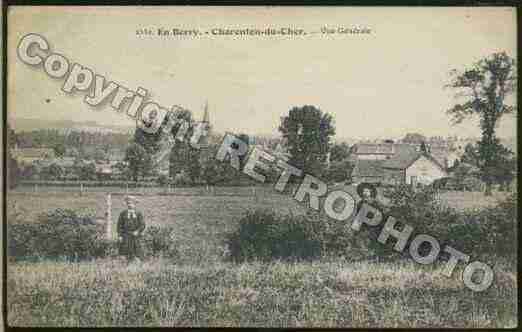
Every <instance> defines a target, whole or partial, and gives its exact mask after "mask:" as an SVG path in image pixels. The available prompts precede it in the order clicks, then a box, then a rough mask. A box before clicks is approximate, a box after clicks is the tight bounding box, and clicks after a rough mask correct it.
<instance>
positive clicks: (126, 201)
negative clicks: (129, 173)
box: [124, 195, 138, 203]
mask: <svg viewBox="0 0 522 332" xmlns="http://www.w3.org/2000/svg"><path fill="white" fill-rule="evenodd" d="M124 201H125V203H128V202H134V203H136V202H137V201H138V200H137V199H136V197H134V196H130V195H127V196H125V198H124Z"/></svg>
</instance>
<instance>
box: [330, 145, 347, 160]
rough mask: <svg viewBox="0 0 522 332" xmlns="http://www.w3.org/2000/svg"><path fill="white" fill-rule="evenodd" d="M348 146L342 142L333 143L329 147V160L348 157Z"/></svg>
mask: <svg viewBox="0 0 522 332" xmlns="http://www.w3.org/2000/svg"><path fill="white" fill-rule="evenodd" d="M350 152H351V148H350V146H349V145H348V144H347V143H345V142H342V143H340V144H333V145H332V147H331V149H330V162H332V163H333V162H335V161H344V160H346V159H348V157H350Z"/></svg>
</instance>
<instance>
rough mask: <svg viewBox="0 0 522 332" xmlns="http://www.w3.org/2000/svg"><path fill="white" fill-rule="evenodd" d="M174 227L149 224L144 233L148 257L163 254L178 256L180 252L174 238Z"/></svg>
mask: <svg viewBox="0 0 522 332" xmlns="http://www.w3.org/2000/svg"><path fill="white" fill-rule="evenodd" d="M173 232H174V228H173V227H158V226H148V227H147V228H145V232H144V233H143V243H142V244H143V249H144V253H145V256H146V257H151V256H163V257H168V258H177V257H178V256H179V252H178V250H177V247H176V244H175V243H174V241H173V240H172V233H173Z"/></svg>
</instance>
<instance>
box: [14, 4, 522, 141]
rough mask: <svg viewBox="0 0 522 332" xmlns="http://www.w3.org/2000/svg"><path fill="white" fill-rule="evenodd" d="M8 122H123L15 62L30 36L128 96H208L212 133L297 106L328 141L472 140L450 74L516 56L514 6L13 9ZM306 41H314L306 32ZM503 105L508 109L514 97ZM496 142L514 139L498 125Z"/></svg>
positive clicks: (262, 128)
mask: <svg viewBox="0 0 522 332" xmlns="http://www.w3.org/2000/svg"><path fill="white" fill-rule="evenodd" d="M8 24H9V26H8V117H9V119H10V121H13V123H14V124H15V127H16V119H17V118H37V119H44V118H45V119H57V120H64V119H69V120H75V121H91V120H95V121H97V122H98V123H100V124H105V125H122V126H125V125H132V124H133V121H132V120H131V119H130V118H128V117H127V116H125V115H124V114H122V113H118V112H116V111H114V110H113V109H112V108H111V107H110V106H105V107H101V108H96V109H94V108H92V107H90V106H88V105H87V104H86V103H85V102H84V101H83V98H84V96H85V94H86V93H85V92H82V91H78V92H76V93H74V94H72V95H71V94H67V93H65V92H63V91H62V90H61V87H62V85H63V83H64V79H55V78H51V77H49V76H48V75H47V74H46V73H45V72H44V70H43V68H42V66H36V67H31V66H29V65H27V64H25V63H23V62H22V61H21V60H20V59H19V58H18V57H17V55H16V48H17V46H18V43H19V42H20V40H21V38H22V37H23V36H24V35H26V34H28V33H37V34H40V35H42V36H44V37H45V38H46V39H47V41H48V42H49V44H50V48H51V52H56V53H60V54H62V55H64V56H65V57H66V58H67V59H69V61H70V62H71V63H73V62H77V63H79V64H81V65H83V66H86V67H88V68H90V69H91V70H93V71H94V72H95V73H96V74H100V75H103V76H105V77H106V79H107V80H109V81H114V82H117V83H119V84H121V85H123V86H125V87H127V88H129V89H132V90H134V91H135V90H136V89H137V88H138V87H142V88H145V89H147V90H148V91H149V92H150V96H151V99H152V100H153V101H155V102H157V103H158V104H160V105H162V106H164V107H166V108H170V106H171V105H173V104H176V105H181V106H183V107H184V108H187V109H189V110H191V111H192V112H193V114H194V116H195V118H196V119H200V118H201V117H202V114H203V108H204V105H205V102H206V101H208V105H209V111H210V120H211V123H212V125H213V128H214V130H215V131H217V132H225V131H232V132H245V133H249V134H276V133H277V127H278V124H279V121H280V117H281V116H284V115H285V114H287V113H288V110H289V109H291V108H292V107H294V106H302V105H314V106H316V107H318V108H320V109H321V110H322V111H324V112H328V113H330V114H332V115H333V117H334V119H335V127H336V132H337V134H336V136H337V137H346V138H347V137H357V138H377V137H380V138H394V137H402V136H404V135H405V134H406V133H409V132H419V133H422V134H424V135H426V136H439V135H440V136H448V135H457V136H459V137H477V136H480V129H479V127H478V122H477V120H476V119H475V120H469V121H466V122H465V123H463V124H461V125H458V126H451V123H450V118H449V117H448V116H447V115H446V114H445V110H446V109H448V108H450V107H451V106H452V105H453V104H454V103H455V102H456V100H455V99H454V97H453V95H454V91H452V90H451V89H445V88H444V85H445V84H446V83H448V81H449V80H450V75H449V72H450V70H451V69H464V68H466V67H468V66H469V65H470V64H472V63H474V62H476V61H478V60H480V59H481V58H483V57H486V56H488V55H490V54H492V53H493V52H498V51H506V52H507V53H508V54H509V55H510V56H512V57H514V58H516V11H515V9H512V8H503V7H495V8H491V7H475V8H464V7H462V8H461V7H448V8H441V7H432V8H430V7H425V8H417V7H415V8H413V7H412V8H406V7H393V8H392V7H371V8H370V7H342V8H338V7H309V8H302V7H242V8H241V7H239V8H238V7H235V8H232V7H207V8H200V7H190V8H189V7H178V8H173V7H134V8H132V7H103V8H101V7H99V8H95V7H81V8H73V7H41V6H38V7H11V8H10V10H9V13H8ZM354 26H358V27H366V28H369V29H370V30H371V33H370V34H359V35H357V34H333V35H323V34H321V33H320V31H321V28H322V27H328V28H333V29H337V28H338V27H346V28H350V27H354ZM266 27H272V28H283V27H291V28H299V29H304V30H305V31H307V35H305V36H271V37H267V36H263V37H254V36H250V37H244V36H212V35H202V36H198V37H192V36H168V37H161V36H157V35H154V36H138V35H137V34H136V31H137V30H139V29H144V28H147V29H151V30H153V31H154V32H156V31H157V29H158V28H163V29H172V28H178V29H200V30H201V31H208V29H212V28H259V29H264V28H266ZM312 32H315V33H312ZM509 102H511V103H513V102H515V100H514V97H513V98H511V99H510V100H509ZM497 133H498V136H500V137H514V136H516V121H515V118H514V117H512V116H511V117H505V118H504V119H503V120H502V121H501V123H500V124H499V127H498V129H497Z"/></svg>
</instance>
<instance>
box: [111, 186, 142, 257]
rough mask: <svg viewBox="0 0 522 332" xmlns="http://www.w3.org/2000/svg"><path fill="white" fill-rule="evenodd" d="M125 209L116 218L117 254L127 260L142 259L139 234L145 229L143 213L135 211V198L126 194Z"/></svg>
mask: <svg viewBox="0 0 522 332" xmlns="http://www.w3.org/2000/svg"><path fill="white" fill-rule="evenodd" d="M125 203H126V204H127V209H126V210H124V211H122V212H121V213H120V217H119V218H118V240H119V244H120V245H119V254H120V255H122V256H126V257H127V261H133V260H135V259H143V253H142V248H141V236H142V233H143V231H144V230H145V222H144V221H143V214H142V213H141V212H140V211H136V198H135V197H133V196H126V197H125Z"/></svg>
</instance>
